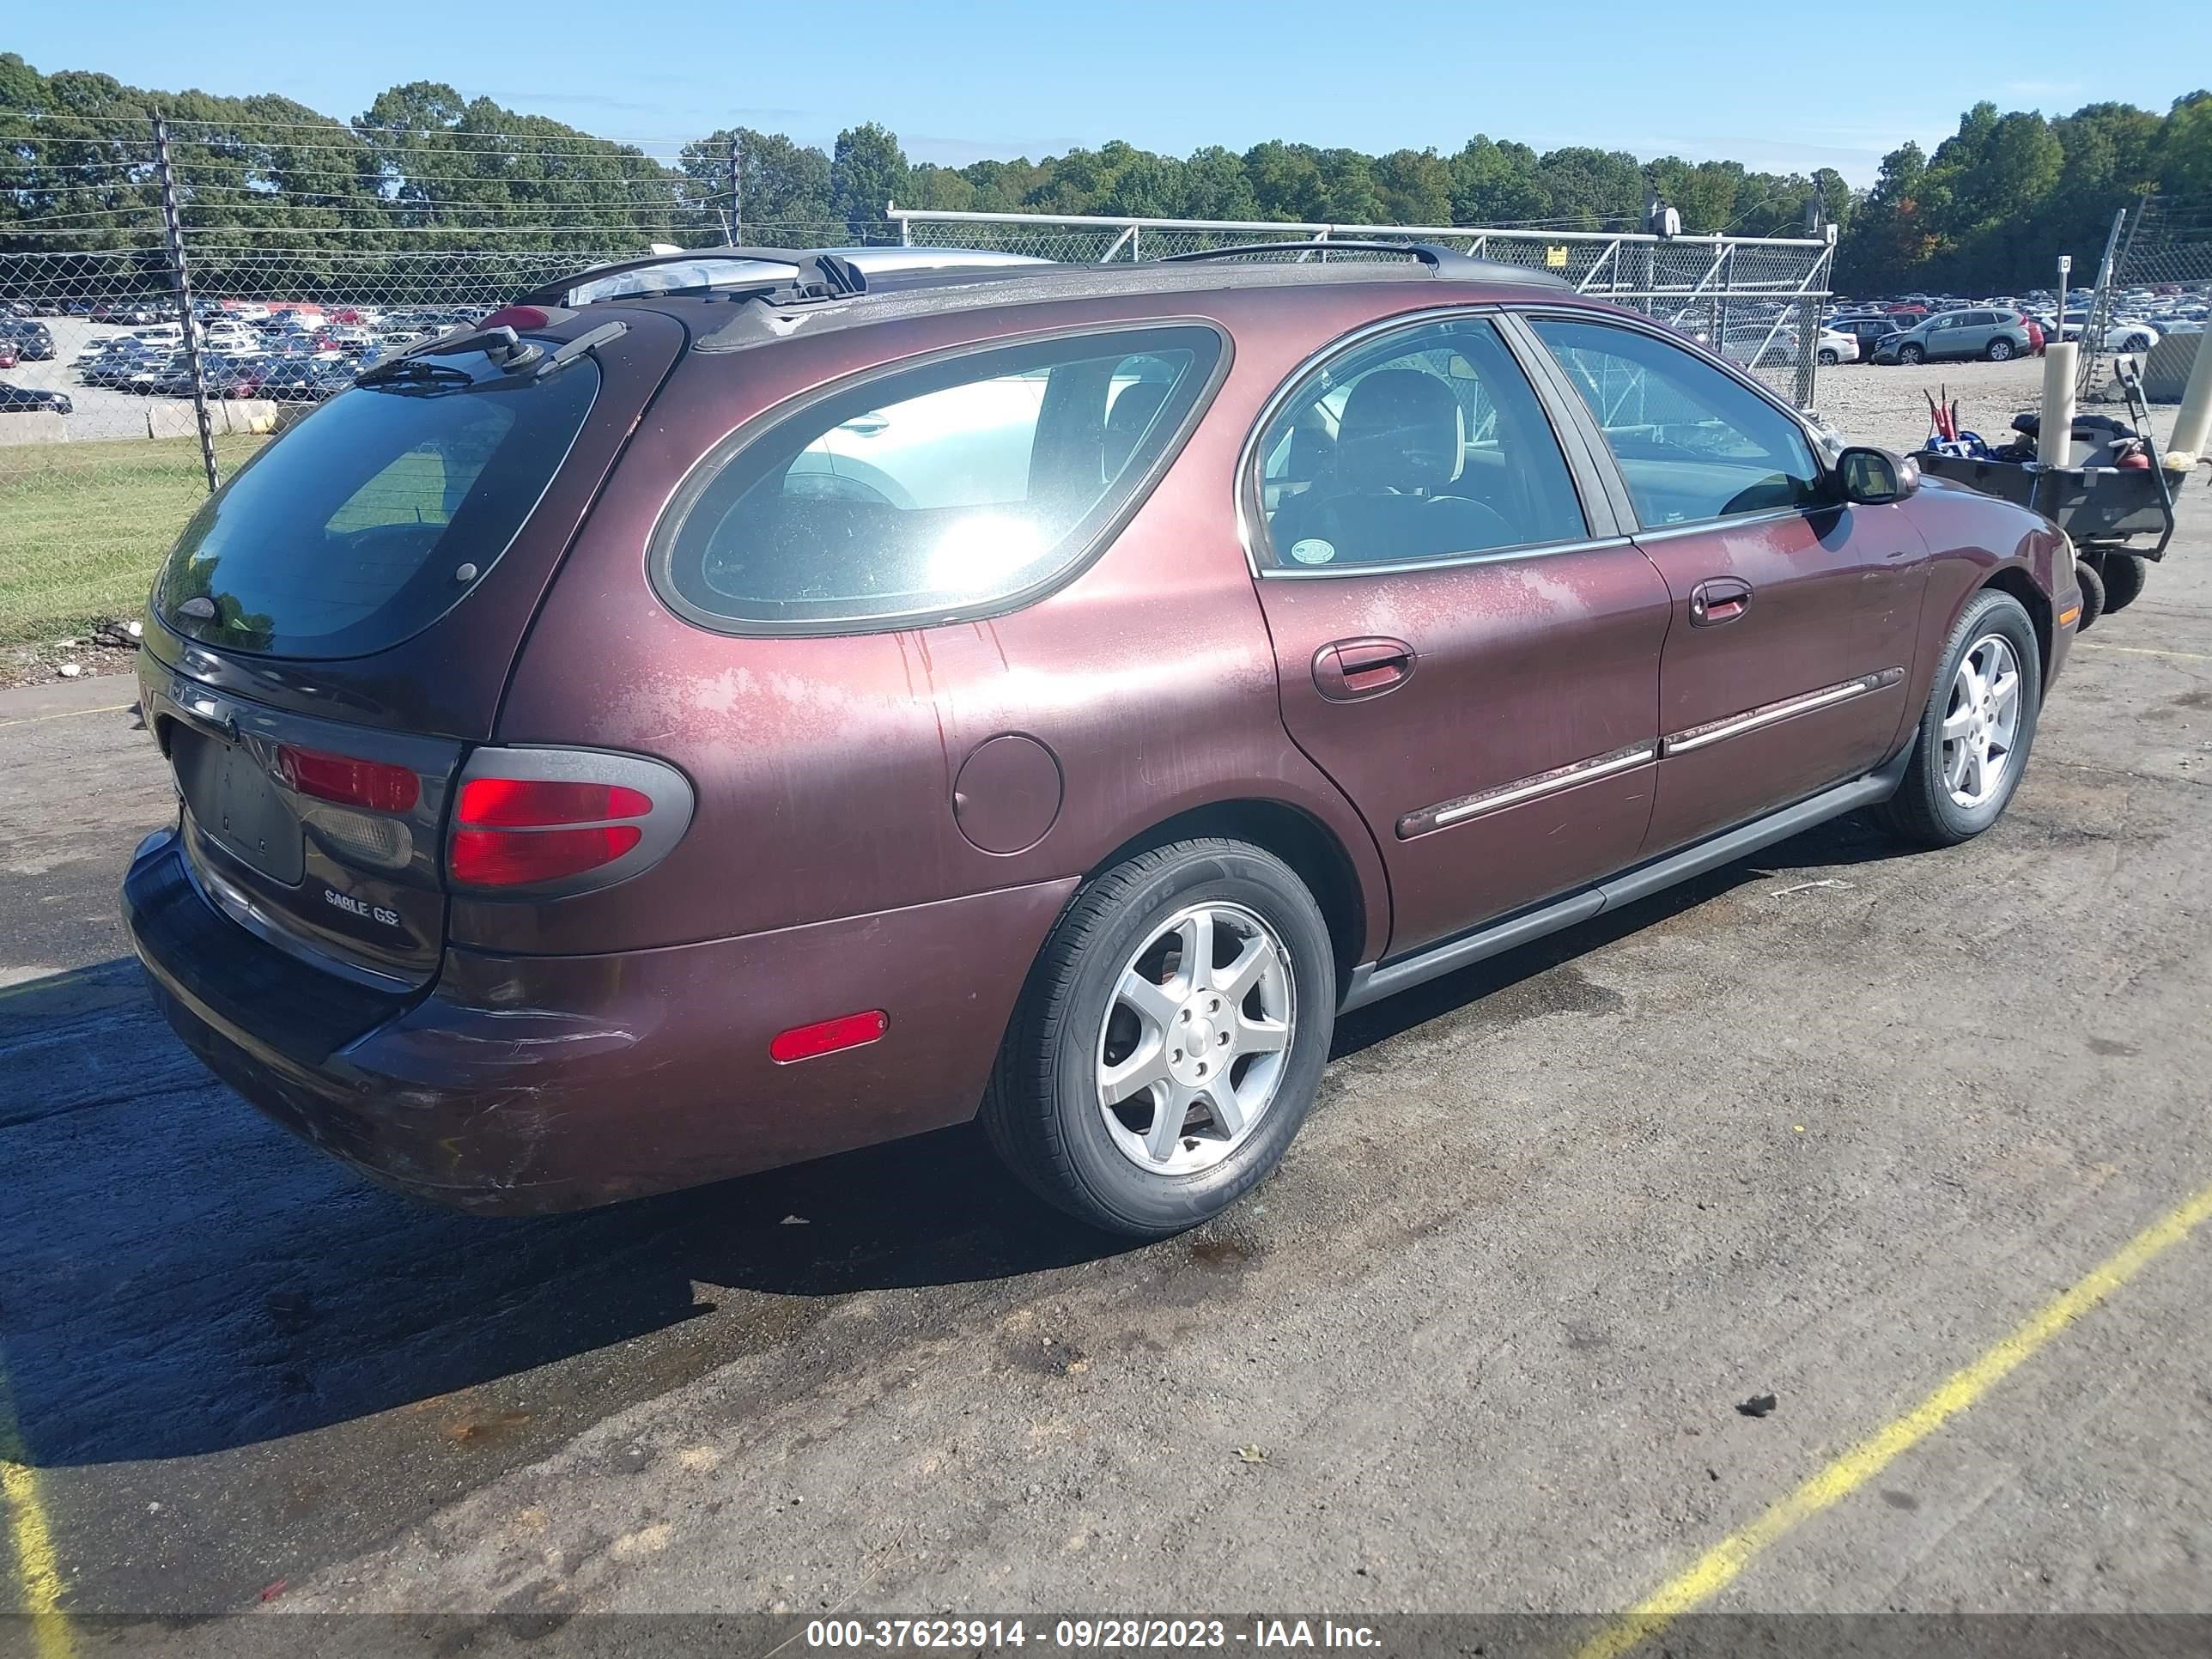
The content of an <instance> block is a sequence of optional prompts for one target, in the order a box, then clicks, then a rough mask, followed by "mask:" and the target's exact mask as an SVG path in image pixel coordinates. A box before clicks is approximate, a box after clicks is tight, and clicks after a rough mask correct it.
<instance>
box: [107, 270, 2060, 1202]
mask: <svg viewBox="0 0 2212 1659" xmlns="http://www.w3.org/2000/svg"><path fill="white" fill-rule="evenodd" d="M1361 252H1366V253H1368V254H1369V255H1370V257H1365V258H1361V257H1346V253H1345V252H1342V251H1339V252H1336V253H1334V255H1332V257H1331V258H1329V259H1328V262H1326V263H1322V262H1321V261H1319V260H1317V259H1312V258H1309V259H1305V260H1303V261H1302V260H1299V259H1297V258H1261V257H1259V256H1255V255H1253V254H1251V253H1249V252H1246V253H1243V254H1238V253H1236V252H1234V251H1231V252H1227V253H1225V254H1219V255H1213V256H1207V257H1201V258H1192V259H1187V260H1170V261H1164V262H1158V263H1152V264H1132V265H1124V266H1119V267H1096V266H1069V265H1050V264H1042V263H1037V262H1026V261H1014V260H1011V259H1008V258H1005V257H1004V256H1000V257H998V258H994V257H993V256H990V255H970V254H958V253H948V252H943V251H929V250H914V249H883V250H874V251H872V252H854V253H851V254H836V253H823V252H815V253H808V252H777V251H769V250H734V249H731V250H715V251H712V252H707V253H703V254H702V253H692V254H687V255H684V256H681V257H662V258H655V259H647V260H639V261H635V262H631V263H629V264H623V265H619V266H611V267H600V268H599V269H598V270H593V271H590V272H586V273H584V274H582V275H581V276H576V277H572V278H568V279H566V280H564V281H563V282H562V283H556V284H554V285H553V286H552V287H551V288H550V289H544V290H540V291H538V292H537V293H534V294H532V295H527V296H526V297H525V298H524V300H523V301H520V302H518V303H517V304H515V305H513V306H511V307H507V309H505V310H502V311H501V312H498V313H494V314H493V315H492V316H491V317H490V318H489V319H486V322H485V323H484V325H481V326H479V327H477V328H475V329H472V330H470V331H465V332H456V333H449V334H447V335H446V336H444V337H441V338H439V339H437V340H435V341H431V342H427V343H422V344H419V345H416V346H415V347H413V348H410V349H408V350H406V351H405V352H404V353H403V354H401V355H399V356H396V357H394V358H392V359H389V360H386V361H385V362H380V363H378V364H376V365H375V366H374V367H373V368H368V369H367V370H364V371H363V372H362V374H360V376H359V383H358V385H357V386H355V387H353V388H352V389H349V390H347V391H345V392H343V393H341V394H340V395H339V396H337V397H336V398H332V399H331V401H330V402H329V403H327V404H325V405H323V406H322V407H321V408H319V409H318V410H316V411H315V412H314V413H313V414H312V415H310V416H308V417H307V419H305V420H303V421H302V422H300V423H299V424H298V425H297V426H295V427H294V428H292V429H291V430H290V431H289V432H288V433H286V434H285V435H283V437H281V438H279V439H278V440H277V441H275V442H273V443H271V444H270V445H269V446H267V447H265V448H264V450H263V451H262V452H261V453H260V454H259V455H258V456H257V457H256V458H255V459H254V460H253V461H252V463H251V464H250V465H247V466H246V467H244V468H242V469H241V470H240V472H239V473H238V475H237V476H236V477H234V479H232V480H231V481H230V483H228V486H227V487H226V488H225V489H223V490H222V493H220V494H219V495H216V496H215V497H214V498H212V499H211V500H210V501H209V502H208V503H207V505H206V506H205V507H204V508H203V509H202V510H201V512H200V513H199V514H198V515H197V517H196V518H195V519H194V520H193V521H192V522H191V525H190V526H188V528H187V529H186V530H185V533H184V535H183V537H182V538H181V539H180V540H179V543H178V544H177V547H176V550H175V551H174V553H173V555H172V556H171V558H170V560H169V562H168V563H167V566H166V568H164V570H163V572H162V573H161V576H160V578H159V580H158V581H157V584H156V586H155V591H154V594H153V599H152V603H151V608H150V611H149V620H148V627H147V632H146V642H145V650H144V653H143V657H142V659H141V666H140V676H141V680H142V683H143V694H144V702H143V708H144V711H145V713H146V715H147V721H148V725H149V726H150V728H151V730H152V732H153V733H154V735H155V738H156V740H157V741H158V742H159V744H160V745H161V751H162V753H163V754H164V756H166V757H167V760H168V762H169V763H170V765H171V766H172V768H173V770H174V773H175V778H176V782H177V787H178V792H179V796H180V797H181V801H182V805H181V810H180V812H179V821H178V823H177V825H176V827H175V828H174V829H169V830H164V831H162V832H161V833H159V834H156V835H155V836H152V837H150V838H149V840H148V841H147V842H145V844H144V845H143V846H142V847H141V848H140V849H139V851H138V853H137V857H136V859H135V860H134V862H133V864H132V866H131V871H130V873H129V876H128V878H127V879H126V881H125V885H124V905H125V911H126V913H127V918H128V921H129V926H130V928H131V933H132V936H133V938H134V939H135V942H136V945H137V951H138V952H139V954H140V956H141V957H143V960H144V962H145V964H146V966H147V968H148V969H149V972H150V974H151V975H152V979H153V981H154V984H155V989H156V993H157V995H158V998H159V1000H160V1002H161V1006H162V1008H163V1009H164V1011H165V1012H166V1013H167V1018H169V1020H170V1022H171V1024H173V1026H174V1027H175V1029H176V1030H177V1031H178V1033H179V1035H180V1036H182V1037H183V1038H184V1040H185V1042H186V1043H187V1044H189V1045H190V1046H191V1048H192V1049H193V1051H194V1052H195V1053H197V1054H199V1055H200V1056H201V1057H202V1059H203V1060H205V1061H206V1063H207V1064H208V1065H209V1066H211V1067H212V1068H213V1069H214V1070H215V1072H216V1073H217V1074H219V1075H220V1076H221V1077H222V1078H223V1079H225V1080H227V1081H228V1082H229V1083H230V1084H232V1085H234V1086H235V1087H236V1089H237V1090H238V1091H239V1092H240V1093H241V1094H243V1095H244V1096H245V1097H246V1098H247V1099H248V1100H249V1101H251V1102H252V1103H254V1104H255V1105H256V1106H258V1107H259V1108H260V1109H262V1110H264V1112H267V1113H268V1114H270V1115H271V1116H273V1117H275V1118H276V1119H277V1120H278V1121H281V1122H283V1123H284V1124H286V1125H288V1126H289V1127H292V1128H294V1129H295V1130H296V1131H298V1132H299V1133H301V1134H302V1135H305V1136H306V1137H307V1138H308V1139H310V1140H312V1141H313V1142H314V1143H315V1144H316V1145H317V1146H321V1147H323V1148H324V1149H325V1150H326V1151H328V1152H331V1153H334V1154H336V1155H337V1157H339V1158H344V1159H346V1160H348V1161H349V1162H350V1163H352V1164H356V1165H357V1166H358V1167H359V1168H360V1169H362V1170H364V1171H366V1172H367V1173H368V1174H369V1175H370V1176H374V1177H375V1178H376V1179H378V1180H380V1181H382V1182H388V1183H389V1184H391V1185H392V1186H394V1187H398V1188H403V1189H404V1190H406V1191H409V1192H411V1193H416V1194H421V1195H422V1196H424V1197H427V1198H431V1199H435V1200H440V1201H441V1202H445V1203H448V1204H453V1205H458V1206H465V1207H467V1208H470V1209H475V1210H483V1211H538V1210H551V1209H557V1208H562V1207H566V1206H580V1205H588V1204H596V1203H600V1202H604V1201H606V1200H614V1199H620V1198H625V1197H629V1196H630V1195H633V1194H646V1193H652V1192H656V1191H661V1190H665V1189H668V1188H677V1187H681V1186H684V1185H687V1184H690V1183H694V1182H706V1181H711V1180H714V1179H717V1178H719V1177H722V1176H732V1175H736V1174H738V1173H740V1172H743V1171H747V1170H760V1169H763V1168H767V1167H769V1166H772V1165H775V1164H787V1163H790V1162H793V1161H794V1160H798V1159H802V1158H813V1157H816V1156H817V1155H820V1154H823V1153H828V1152H836V1151H838V1150H841V1149H844V1148H850V1147H857V1146H865V1145H867V1144H869V1143H872V1142H878V1141H883V1140H887V1139H892V1138H894V1137H897V1136H903V1135H909V1134H913V1133H916V1132H919V1131H923V1130H929V1129H934V1128H938V1127H942V1126H945V1125H951V1124H955V1123H959V1122H963V1121H966V1120H969V1119H971V1118H973V1117H975V1116H976V1115H977V1114H978V1113H979V1111H980V1113H981V1118H982V1121H983V1124H984V1126H985V1127H986V1128H987V1131H988V1135H989V1139H990V1140H991V1142H992V1144H993V1145H994V1146H995V1147H996V1148H997V1150H998V1151H999V1152H1000V1153H1001V1154H1003V1155H1004V1157H1005V1158H1006V1162H1007V1163H1008V1164H1010V1165H1011V1166H1012V1169H1013V1170H1014V1171H1015V1172H1016V1173H1017V1174H1018V1176H1021V1177H1022V1178H1023V1179H1024V1180H1025V1181H1026V1182H1029V1184H1030V1186H1032V1187H1033V1188H1036V1190H1037V1191H1038V1192H1040V1193H1042V1194H1043V1195H1044V1196H1045V1197H1047V1198H1048V1199H1049V1200H1052V1201H1053V1202H1054V1203H1055V1204H1058V1205H1060V1206H1062V1207H1064V1208H1066V1210H1068V1211H1071V1212H1073V1213H1074V1214H1076V1215H1078V1216H1079V1217H1082V1218H1085V1219H1086V1220H1088V1221H1090V1222H1091V1223H1094V1224H1097V1225H1100V1226H1103V1227H1105V1228H1109V1229H1113V1230H1116V1231H1121V1232H1122V1233H1125V1234H1129V1235H1135V1236H1157V1235H1160V1234H1164V1233H1167V1232H1170V1231H1174V1230H1176V1229H1178V1228H1182V1227H1187V1226H1189V1225H1193V1224H1194V1223H1196V1222H1199V1221H1200V1220H1202V1219H1204V1218H1206V1217H1208V1216H1210V1215H1212V1214H1214V1213H1216V1212H1218V1211H1220V1210H1221V1209H1222V1208H1224V1207H1225V1206H1227V1205H1228V1204H1230V1203H1231V1201H1232V1200H1235V1199H1236V1197H1237V1195H1238V1194H1241V1193H1243V1191H1244V1190H1246V1189H1247V1188H1249V1187H1250V1186H1251V1185H1252V1184H1253V1183H1254V1182H1256V1181H1257V1180H1259V1179H1260V1178H1261V1176H1263V1175H1264V1174H1265V1173H1266V1172H1267V1170H1268V1169H1269V1168H1270V1167H1271V1166H1272V1165H1273V1164H1274V1163H1275V1162H1276V1160H1277V1159H1278V1158H1280V1157H1281V1156H1282V1154H1283V1152H1284V1150H1285V1147H1286V1146H1288V1144H1289V1142H1290V1140H1291V1137H1292V1136H1293V1135H1294V1134H1295V1133H1297V1128H1298V1126H1299V1124H1300V1122H1301V1121H1302V1120H1303V1119H1304V1117H1305V1115H1306V1114H1307V1112H1308V1111H1309V1110H1310V1108H1311V1106H1312V1103H1313V1100H1314V1097H1315V1093H1316V1086H1317V1085H1318V1082H1319V1079H1320V1076H1321V1073H1322V1065H1323V1062H1324V1060H1326V1058H1327V1056H1328V1049H1329V1041H1330V1033H1331V1029H1332V1026H1333V1024H1334V1020H1335V1018H1336V1017H1337V1016H1338V1015H1339V1014H1340V1013H1341V1012H1344V1011H1346V1010H1347V1009H1351V1008H1355V1007H1358V1006H1361V1005H1363V1004H1366V1003H1370V1002H1372V1001H1374V1000H1376V999H1377V998H1380V997H1383V996H1387V995H1389V994H1391V993H1392V992H1395V991H1398V990H1401V989H1402V988H1404V987H1407V986H1410V985H1413V984H1417V983H1419V982H1420V981H1425V980H1428V979H1431V978H1433V977H1435V976H1436V975H1440V974H1444V973H1448V972H1450V971H1451V970H1453V969H1458V968H1462V967H1464V966H1466V965H1467V964H1468V963H1474V962H1476V961H1479V960H1480V959H1482V958H1484V957H1490V956H1492V955H1494V954H1496V953H1498V952H1499V951H1504V950H1507V949H1509V948H1510V947H1511V946H1514V945H1519V944H1521V943H1522V942H1524V941H1526V940H1528V939H1534V938H1536V937H1537V936H1539V935H1541V934H1543V933H1548V932H1551V931H1553V930H1554V929H1558V928H1560V927H1567V926H1570V925H1571V924H1573V923H1576V922H1578V921H1583V920H1586V919H1588V918H1589V917H1592V916H1595V915H1598V914H1599V913H1600V912H1601V911H1606V910H1610V909H1613V908H1616V907H1619V906H1620V905H1623V904H1626V903H1628V902H1632V901H1633V900H1635V899H1637V898H1638V897H1640V896H1644V895H1646V894H1649V893H1651V892H1653V891H1654V890H1657V889H1659V888H1662V887H1664V886H1666V885H1667V884H1669V883H1672V882H1676V881H1680V880H1681V879H1683V878H1686V877H1688V876H1691V875H1692V874H1694V873H1696V872H1701V871H1704V870H1707V869H1710V868H1711V867H1713V866H1717V865H1720V864H1723V863H1725V862H1728V861H1729V860H1735V859H1738V858H1741V856H1743V855H1744V854H1747V853H1750V852H1752V851H1753V850H1754V849H1756V848H1760V847H1763V846H1765V845H1766V844H1768V843H1770V842H1774V841H1777V840H1779V839H1780V838H1782V837H1784V836H1789V835H1790V834H1792V833H1794V832H1796V831H1798V830H1801V829H1805V828H1806V827H1807V826H1808V825H1811V824H1814V823H1819V822H1820V821H1821V820H1823V819H1826V818H1829V817H1834V816H1836V815H1837V814H1839V813H1842V812H1845V811H1850V810H1852V809H1854V808H1860V807H1869V808H1873V809H1875V811H1876V812H1877V813H1878V814H1879V815H1880V816H1881V818H1882V819H1883V820H1884V821H1885V822H1886V823H1888V824H1889V825H1890V826H1892V827H1893V828H1894V829H1896V830H1897V831H1899V833H1900V834H1901V835H1902V836H1904V837H1905V838H1906V839H1907V840H1909V841H1911V842H1919V843H1922V844H1944V843H1949V842H1959V841H1962V840H1965V839H1966V838H1967V837H1969V836H1973V835H1976V834H1978V833H1979V832H1980V831H1981V830H1983V829H1986V828H1988V827H1989V825H1990V823H1992V822H1993V821H1994V820H1995V819H1996V817H1997V815H1998V814H1999V813H2001V812H2002V811H2003V810H2004V807H2005V805H2006V803H2007V802H2008V800H2009V799H2010V798H2011V796H2012V793H2013V791H2014V790H2015V788H2016V787H2018V785H2019V782H2020V780H2021V772H2022V769H2024V768H2025V766H2026V764H2027V757H2028V751H2029V748H2030V745H2031V744H2032V742H2033V738H2034V735H2035V725H2036V715H2037V711H2038V708H2039V706H2040V703H2041V701H2042V698H2043V696H2044V694H2045V690H2046V689H2047V688H2048V686H2049V684H2050V683H2051V677H2052V676H2053V675H2054V674H2055V673H2056V672H2057V670H2058V667H2059V665H2060V664H2061V663H2062V662H2063V660H2064V658H2065V655H2066V651H2067V647H2068V645H2069V641H2070V639H2071V635H2072V631H2073V627H2074V623H2075V617H2076V615H2077V609H2078V605H2079V603H2080V600H2079V597H2078V590H2077V587H2076V584H2075V574H2074V571H2075V566H2074V560H2073V556H2072V551H2071V550H2070V549H2069V546H2068V545H2067V543H2066V540H2065V538H2064V537H2063V535H2061V534H2060V533H2059V532H2057V531H2056V530H2055V529H2053V528H2052V527H2051V525H2049V524H2048V523H2046V522H2045V520H2041V519H2039V518H2037V517H2034V516H2033V515H2031V514H2029V513H2025V512H2022V511H2021V510H2019V509H2016V508H2015V507H2009V506H2007V505H2005V504H2003V503H2002V502H1999V501H1994V500H1990V499H1988V498H1986V497H1984V496H1981V495H1973V494H1970V493H1968V492H1966V491H1965V490H1962V489H1954V488H1951V487H1948V486H1946V485H1944V484H1942V483H1936V482H1928V483H1923V482H1922V481H1921V480H1920V479H1919V477H1918V476H1917V470H1916V469H1915V468H1914V467H1913V465H1911V462H1909V461H1906V460H1903V459H1899V458H1898V457H1895V456H1893V455H1891V454H1888V453H1885V452H1882V451H1880V450H1875V449H1845V448H1841V447H1839V446H1838V445H1837V444H1836V443H1835V442H1834V441H1833V440H1832V439H1831V438H1829V437H1827V436H1826V435H1824V434H1823V433H1822V432H1821V431H1820V429H1819V428H1816V427H1814V426H1813V425H1811V424H1809V423H1808V422H1807V421H1806V420H1804V419H1803V418H1802V417H1801V416H1799V415H1797V414H1796V413H1795V412H1794V411H1793V410H1791V409H1790V407H1789V406H1788V405H1787V404H1784V403H1783V402H1779V401H1778V400H1777V399H1776V398H1774V397H1773V396H1772V395H1771V394H1770V393H1769V392H1767V391H1766V390H1765V388H1764V387H1762V386H1759V384H1757V383H1756V382H1755V381H1753V380H1749V379H1747V377H1746V376H1744V375H1743V374H1741V373H1739V372H1737V371H1736V370H1735V369H1734V368H1731V367H1730V366H1729V364H1727V363H1725V362H1720V361H1718V360H1717V359H1716V358H1714V357H1712V356H1709V355H1707V354H1706V353H1705V352H1703V351H1700V350H1699V349H1696V348H1695V347H1694V346H1693V345H1692V344H1690V343H1687V342H1686V341H1684V340H1683V339H1682V338H1680V337H1679V336H1676V335H1674V334H1672V333H1670V332H1668V331H1667V330H1665V329H1663V328H1661V327H1658V326H1656V325H1653V324H1652V323H1650V321H1648V320H1647V319H1644V318H1643V317H1641V316H1638V315H1636V314H1634V313H1630V312H1626V311H1623V310H1620V309H1617V308H1614V307H1609V306H1606V305H1603V304H1600V303H1598V302H1596V301H1591V300H1587V299H1584V298H1583V297H1581V296H1579V295H1577V294H1575V293H1573V292H1572V291H1571V290H1570V289H1566V288H1565V287H1564V286H1562V285H1559V284H1557V283H1553V282H1551V281H1549V280H1548V279H1547V278H1545V277H1544V276H1541V275H1540V274H1538V273H1534V272H1532V271H1528V270H1519V269H1515V268H1510V267H1506V266H1500V265H1494V264H1484V263H1480V262H1477V261H1474V260H1471V259H1468V258H1464V257H1462V256H1460V255H1457V254H1453V253H1449V252H1443V251H1440V250H1437V249H1435V248H1431V247H1416V248H1395V249H1390V250H1387V251H1386V250H1383V249H1379V248H1378V249H1371V250H1358V249H1354V250H1352V253H1353V255H1354V256H1357V255H1358V254H1359V253H1361Z"/></svg>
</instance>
